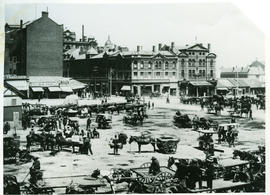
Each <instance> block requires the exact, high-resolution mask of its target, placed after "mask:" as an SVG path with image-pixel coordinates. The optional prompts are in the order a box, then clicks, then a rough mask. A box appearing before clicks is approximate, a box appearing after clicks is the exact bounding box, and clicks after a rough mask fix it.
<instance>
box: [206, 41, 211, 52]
mask: <svg viewBox="0 0 270 195" xmlns="http://www.w3.org/2000/svg"><path fill="white" fill-rule="evenodd" d="M207 49H208V51H209V52H210V49H211V45H210V43H208V44H207Z"/></svg>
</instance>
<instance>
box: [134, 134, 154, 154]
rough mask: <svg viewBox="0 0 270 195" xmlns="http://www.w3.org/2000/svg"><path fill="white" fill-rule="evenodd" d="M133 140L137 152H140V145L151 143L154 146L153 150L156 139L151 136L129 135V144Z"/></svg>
mask: <svg viewBox="0 0 270 195" xmlns="http://www.w3.org/2000/svg"><path fill="white" fill-rule="evenodd" d="M133 141H135V142H137V144H138V148H139V153H141V146H142V145H148V144H152V146H153V148H154V152H155V151H156V139H154V138H151V137H142V136H130V138H129V144H131V143H132V142H133Z"/></svg>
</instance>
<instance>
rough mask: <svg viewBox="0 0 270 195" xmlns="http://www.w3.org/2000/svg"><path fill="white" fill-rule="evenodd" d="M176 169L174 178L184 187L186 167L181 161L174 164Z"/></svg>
mask: <svg viewBox="0 0 270 195" xmlns="http://www.w3.org/2000/svg"><path fill="white" fill-rule="evenodd" d="M175 165H176V167H177V169H176V171H175V175H174V178H176V179H178V181H179V183H180V184H181V185H182V186H183V187H186V176H187V166H186V165H185V163H183V162H182V161H180V160H179V161H178V162H176V163H175Z"/></svg>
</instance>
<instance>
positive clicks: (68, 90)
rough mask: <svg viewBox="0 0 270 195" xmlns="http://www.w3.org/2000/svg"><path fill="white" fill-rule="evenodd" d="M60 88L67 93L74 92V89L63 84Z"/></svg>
mask: <svg viewBox="0 0 270 195" xmlns="http://www.w3.org/2000/svg"><path fill="white" fill-rule="evenodd" d="M60 89H61V91H63V92H67V93H72V92H73V90H72V89H71V88H70V87H68V86H65V87H63V86H61V87H60Z"/></svg>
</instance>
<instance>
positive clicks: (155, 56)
mask: <svg viewBox="0 0 270 195" xmlns="http://www.w3.org/2000/svg"><path fill="white" fill-rule="evenodd" d="M153 58H166V56H164V55H162V54H161V53H157V54H156V55H154V56H153Z"/></svg>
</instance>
